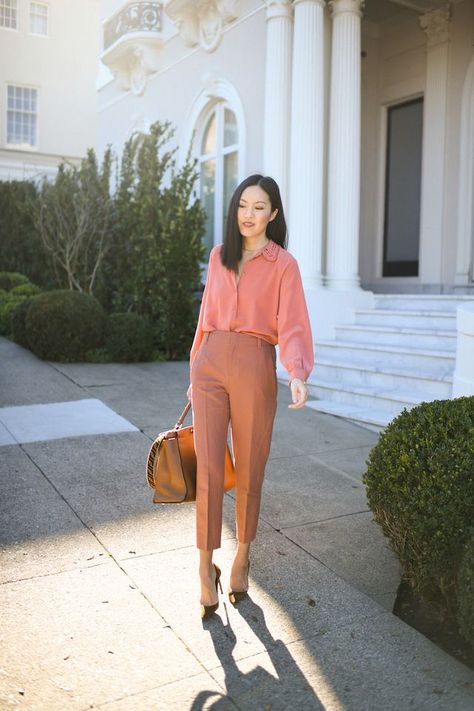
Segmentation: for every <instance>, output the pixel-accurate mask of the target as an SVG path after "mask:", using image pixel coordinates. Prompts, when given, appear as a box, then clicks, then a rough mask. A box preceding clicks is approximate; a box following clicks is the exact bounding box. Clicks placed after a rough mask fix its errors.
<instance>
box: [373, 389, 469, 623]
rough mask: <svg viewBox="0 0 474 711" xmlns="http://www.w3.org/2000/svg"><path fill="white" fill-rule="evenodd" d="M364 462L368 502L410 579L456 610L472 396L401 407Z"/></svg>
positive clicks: (426, 595)
mask: <svg viewBox="0 0 474 711" xmlns="http://www.w3.org/2000/svg"><path fill="white" fill-rule="evenodd" d="M367 464H368V467H367V471H366V472H365V474H364V476H363V482H364V484H365V485H366V487H367V498H368V501H369V506H370V508H371V510H372V511H373V513H374V515H375V520H376V521H377V522H378V523H379V524H380V526H381V527H382V530H383V532H384V533H385V535H386V536H388V537H389V539H390V545H391V547H392V549H393V550H394V552H395V553H396V555H397V556H398V558H399V560H400V562H401V564H402V567H403V569H404V572H405V576H406V578H407V580H408V581H409V583H410V584H411V586H412V587H413V588H414V589H415V590H416V591H417V592H418V593H419V594H420V595H421V596H422V597H424V598H425V599H426V600H428V601H430V602H432V603H433V604H436V605H440V606H443V607H444V608H445V609H446V610H447V611H448V612H449V613H455V611H456V605H457V601H456V578H457V572H458V568H459V565H460V559H461V555H462V550H463V546H464V544H465V543H466V541H467V539H468V537H469V528H470V525H471V524H472V522H473V521H474V397H460V398H455V399H452V400H435V401H434V402H424V403H422V404H420V405H418V406H416V407H414V408H412V409H411V410H404V411H403V412H402V413H401V414H400V415H399V416H398V417H396V418H394V419H393V420H392V422H390V423H389V425H388V426H387V427H386V429H385V430H384V432H382V434H381V435H380V438H379V441H378V443H377V444H376V445H375V447H374V448H373V449H372V450H371V452H370V454H369V458H368V460H367Z"/></svg>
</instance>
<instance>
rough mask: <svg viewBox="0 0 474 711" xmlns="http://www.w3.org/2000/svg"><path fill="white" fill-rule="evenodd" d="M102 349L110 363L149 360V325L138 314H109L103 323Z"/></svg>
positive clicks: (151, 338)
mask: <svg viewBox="0 0 474 711" xmlns="http://www.w3.org/2000/svg"><path fill="white" fill-rule="evenodd" d="M104 348H105V351H106V354H107V358H108V359H109V360H110V361H115V362H137V361H146V360H151V359H152V356H153V333H152V330H151V328H150V324H149V323H148V322H147V321H146V320H145V319H144V318H142V317H141V316H138V314H134V313H122V314H120V313H118V314H111V315H110V316H108V317H107V320H106V323H105V333H104Z"/></svg>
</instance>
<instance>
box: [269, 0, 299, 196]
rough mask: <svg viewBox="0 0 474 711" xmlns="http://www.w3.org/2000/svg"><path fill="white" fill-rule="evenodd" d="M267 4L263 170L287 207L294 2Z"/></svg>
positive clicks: (275, 1)
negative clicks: (274, 181) (274, 182)
mask: <svg viewBox="0 0 474 711" xmlns="http://www.w3.org/2000/svg"><path fill="white" fill-rule="evenodd" d="M265 2H266V5H267V18H266V19H267V46H266V59H265V116H264V147H263V170H264V173H265V175H269V176H270V177H272V178H274V179H275V180H276V181H277V183H278V185H279V187H280V192H281V197H282V200H283V207H284V208H286V206H287V205H288V157H289V129H290V100H291V86H290V74H291V33H292V25H293V19H292V9H291V1H290V0H265Z"/></svg>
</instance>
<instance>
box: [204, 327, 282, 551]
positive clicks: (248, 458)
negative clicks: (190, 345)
mask: <svg viewBox="0 0 474 711" xmlns="http://www.w3.org/2000/svg"><path fill="white" fill-rule="evenodd" d="M191 385H192V393H191V402H192V409H193V428H194V446H195V450H196V460H197V481H196V545H197V548H200V549H203V550H214V549H215V548H220V545H221V532H222V503H223V495H224V466H225V456H226V447H227V438H228V433H229V423H230V430H231V445H232V452H233V455H234V469H235V480H236V484H235V520H236V534H237V540H238V541H239V542H241V543H249V542H250V541H252V540H253V539H254V538H255V536H256V532H257V523H258V516H259V512H260V499H261V491H262V485H263V478H264V473H265V465H266V462H267V459H268V455H269V453H270V446H271V439H272V431H273V422H274V419H275V413H276V408H277V388H278V385H277V376H276V352H275V346H274V345H272V344H271V343H269V342H268V341H266V340H265V339H263V338H260V337H258V336H254V335H252V334H250V333H242V332H237V331H219V330H215V331H206V332H205V333H204V336H203V339H202V341H201V344H200V346H199V348H198V351H197V353H196V355H195V357H194V360H193V364H192V368H191Z"/></svg>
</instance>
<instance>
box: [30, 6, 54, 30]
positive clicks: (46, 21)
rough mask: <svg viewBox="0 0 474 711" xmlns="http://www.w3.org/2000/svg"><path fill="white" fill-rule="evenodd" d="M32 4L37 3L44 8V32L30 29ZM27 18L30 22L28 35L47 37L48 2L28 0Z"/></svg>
mask: <svg viewBox="0 0 474 711" xmlns="http://www.w3.org/2000/svg"><path fill="white" fill-rule="evenodd" d="M33 5H39V6H41V7H44V8H46V33H45V34H42V33H40V32H33V31H32V29H31V20H32V8H33ZM28 19H29V23H30V26H29V34H30V35H32V36H33V37H49V3H48V2H44V1H43V0H30V5H29V12H28Z"/></svg>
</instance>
